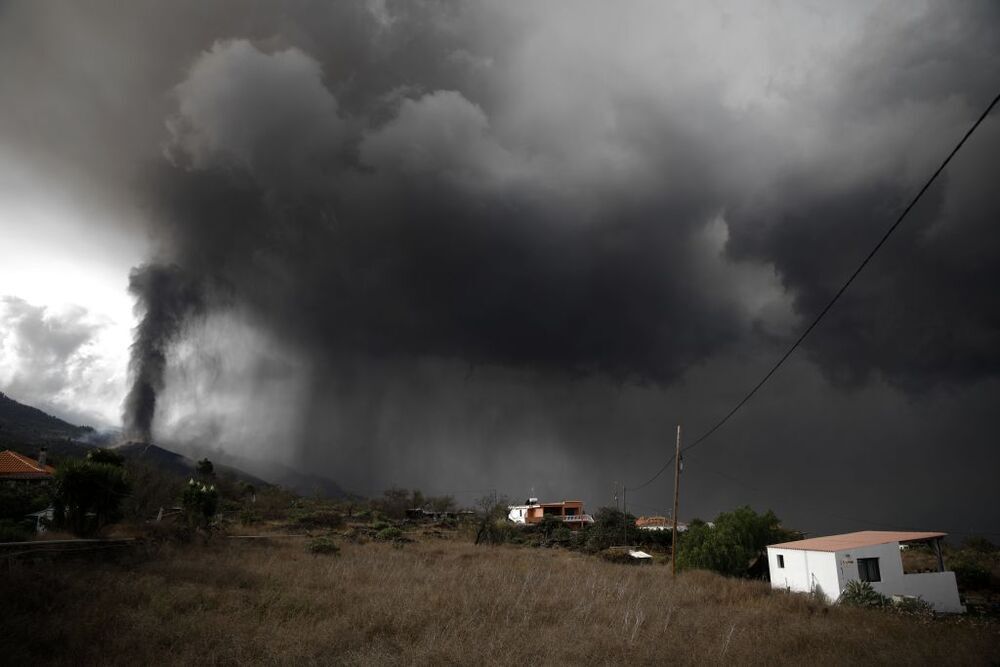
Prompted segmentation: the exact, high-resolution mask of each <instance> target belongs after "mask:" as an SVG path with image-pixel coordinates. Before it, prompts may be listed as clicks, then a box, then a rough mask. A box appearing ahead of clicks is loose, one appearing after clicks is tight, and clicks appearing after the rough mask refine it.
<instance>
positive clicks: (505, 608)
mask: <svg viewBox="0 0 1000 667" xmlns="http://www.w3.org/2000/svg"><path fill="white" fill-rule="evenodd" d="M0 600H2V604H3V617H2V622H0V656H3V660H2V662H4V663H5V664H129V665H135V664H171V663H172V664H219V665H240V664H259V663H263V664H529V663H530V664H625V663H640V664H651V663H664V662H668V661H669V662H672V663H682V664H694V663H705V662H709V663H720V662H721V663H756V664H760V663H774V662H779V663H800V664H805V663H821V664H847V663H850V664H856V663H897V664H900V663H913V664H929V663H950V664H989V663H991V662H992V663H996V661H998V660H1000V627H998V625H997V624H995V623H982V622H974V621H970V620H967V619H963V620H958V619H946V620H941V619H937V620H930V619H917V618H908V617H901V616H897V615H893V614H889V613H886V612H878V611H866V610H859V609H848V608H838V607H827V606H825V605H822V604H819V603H817V602H815V601H813V600H811V599H809V598H808V597H805V596H798V595H790V594H786V593H775V592H772V591H771V590H770V589H769V588H768V586H767V585H766V584H762V583H756V582H747V581H739V580H732V579H725V578H722V577H719V576H716V575H713V574H709V573H704V572H693V573H687V574H683V575H681V576H679V577H678V579H677V580H676V581H673V580H671V577H670V572H669V569H668V568H666V567H663V566H644V567H634V566H622V565H614V564H611V563H606V562H602V561H600V560H598V559H596V558H593V557H587V556H584V555H580V554H576V553H570V552H566V551H561V550H546V549H529V548H518V547H476V546H474V545H472V544H469V543H467V542H465V541H461V540H456V539H434V538H427V537H424V538H423V539H421V540H419V541H417V542H416V543H412V544H406V545H405V546H403V547H398V546H394V545H390V544H382V543H374V542H373V543H367V544H349V543H342V550H341V553H340V554H339V555H334V556H331V555H313V554H310V553H307V551H306V549H305V541H304V540H302V539H295V538H286V539H281V540H278V539H275V540H268V541H262V542H255V541H249V540H223V539H217V540H215V541H214V542H213V543H212V544H210V545H207V546H203V545H188V546H167V547H163V548H162V549H161V550H159V551H158V552H156V553H154V554H150V555H145V556H131V557H128V558H125V559H124V560H121V559H120V560H119V561H117V562H115V561H113V560H108V559H107V558H106V557H103V556H102V557H100V558H95V557H93V556H92V557H90V558H88V559H87V560H73V561H68V560H65V559H56V560H52V561H42V562H36V563H32V564H24V563H18V562H15V563H13V565H12V566H11V567H10V569H9V570H8V572H7V573H6V576H5V577H3V580H2V583H0Z"/></svg>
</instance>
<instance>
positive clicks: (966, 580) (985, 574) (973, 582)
mask: <svg viewBox="0 0 1000 667" xmlns="http://www.w3.org/2000/svg"><path fill="white" fill-rule="evenodd" d="M951 569H952V571H953V572H954V573H955V579H956V580H957V582H958V585H959V587H960V588H961V589H962V590H967V591H978V590H982V589H985V588H989V587H990V571H989V570H988V569H986V568H985V567H984V566H982V565H981V564H979V563H977V562H975V561H972V560H961V561H958V562H953V563H952V564H951Z"/></svg>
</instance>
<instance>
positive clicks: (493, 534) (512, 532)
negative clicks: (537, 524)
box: [476, 516, 522, 544]
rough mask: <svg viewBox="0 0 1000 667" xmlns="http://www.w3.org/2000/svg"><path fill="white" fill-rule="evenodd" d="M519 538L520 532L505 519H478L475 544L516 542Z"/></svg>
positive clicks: (486, 517)
mask: <svg viewBox="0 0 1000 667" xmlns="http://www.w3.org/2000/svg"><path fill="white" fill-rule="evenodd" d="M521 537H522V536H521V531H519V530H518V529H517V528H516V527H515V526H514V525H512V524H511V523H510V522H509V521H507V520H506V519H495V518H492V517H489V516H484V517H483V518H482V519H480V522H479V528H478V529H477V530H476V544H503V543H505V542H516V541H519V538H521Z"/></svg>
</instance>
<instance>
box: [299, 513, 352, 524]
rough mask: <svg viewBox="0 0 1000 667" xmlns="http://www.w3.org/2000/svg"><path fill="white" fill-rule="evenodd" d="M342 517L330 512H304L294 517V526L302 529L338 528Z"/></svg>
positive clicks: (342, 519) (341, 522)
mask: <svg viewBox="0 0 1000 667" xmlns="http://www.w3.org/2000/svg"><path fill="white" fill-rule="evenodd" d="M343 523H344V517H343V516H341V515H340V514H339V513H337V512H333V511H331V510H316V511H314V512H305V513H302V514H299V515H297V516H296V517H295V524H296V525H298V526H301V527H303V528H339V527H340V526H341V525H343Z"/></svg>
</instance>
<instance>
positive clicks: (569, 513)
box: [566, 507, 576, 516]
mask: <svg viewBox="0 0 1000 667" xmlns="http://www.w3.org/2000/svg"><path fill="white" fill-rule="evenodd" d="M566 516H576V508H575V507H567V508H566Z"/></svg>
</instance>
